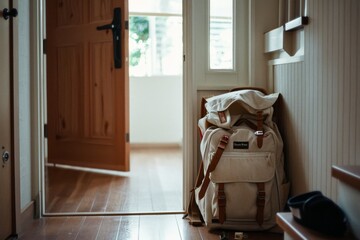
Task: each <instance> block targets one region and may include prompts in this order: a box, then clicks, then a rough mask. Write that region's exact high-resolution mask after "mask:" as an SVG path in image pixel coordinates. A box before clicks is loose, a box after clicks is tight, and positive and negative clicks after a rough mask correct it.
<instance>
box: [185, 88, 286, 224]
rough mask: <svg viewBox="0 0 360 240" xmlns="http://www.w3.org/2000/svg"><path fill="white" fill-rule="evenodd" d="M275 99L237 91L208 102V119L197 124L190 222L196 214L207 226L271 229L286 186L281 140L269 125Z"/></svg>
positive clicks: (195, 221) (282, 203) (281, 205)
mask: <svg viewBox="0 0 360 240" xmlns="http://www.w3.org/2000/svg"><path fill="white" fill-rule="evenodd" d="M277 97H278V94H274V95H264V94H263V93H261V92H259V91H254V90H241V91H237V92H230V93H228V94H223V95H219V96H216V97H214V98H210V99H207V103H206V104H205V106H206V109H207V115H206V116H205V117H204V118H203V119H201V120H200V121H199V128H200V129H201V133H202V140H201V144H200V150H201V156H202V159H203V161H202V164H201V167H200V170H199V175H198V179H197V183H196V186H195V189H194V195H193V199H194V202H192V203H191V206H190V207H189V209H188V213H189V214H190V217H189V219H190V223H198V222H199V221H197V220H196V218H197V217H199V216H200V217H201V219H202V221H203V222H205V224H206V225H207V226H208V227H210V228H223V229H234V230H244V231H245V230H266V229H269V228H271V227H273V226H275V225H276V222H275V217H276V213H277V212H279V211H281V210H283V208H284V206H285V204H286V200H287V196H288V188H289V183H288V182H287V180H286V177H285V172H284V159H283V142H282V139H281V136H280V133H279V131H278V128H277V126H276V124H275V123H274V122H273V121H272V114H273V108H272V105H273V104H274V103H275V101H276V99H277ZM234 98H236V99H234ZM224 99H225V100H224ZM214 101H215V102H214ZM224 102H227V104H222V103H224ZM215 103H216V104H215ZM217 113H220V114H217ZM205 125H207V126H205ZM219 125H220V126H221V127H219ZM209 126H210V127H209ZM194 205H196V206H195V207H197V210H198V211H199V212H197V213H198V215H197V216H196V213H194V210H193V209H194ZM190 208H192V209H190Z"/></svg>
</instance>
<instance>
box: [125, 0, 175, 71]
mask: <svg viewBox="0 0 360 240" xmlns="http://www.w3.org/2000/svg"><path fill="white" fill-rule="evenodd" d="M147 2H148V1H140V0H137V1H135V0H134V1H129V3H130V19H129V22H130V27H129V31H130V32H129V36H130V39H129V55H130V76H154V75H156V76H161V75H181V74H182V17H181V14H182V9H181V4H182V2H181V0H170V1H169V0H157V1H155V4H154V2H152V4H150V5H149V4H147ZM148 5H149V6H148Z"/></svg>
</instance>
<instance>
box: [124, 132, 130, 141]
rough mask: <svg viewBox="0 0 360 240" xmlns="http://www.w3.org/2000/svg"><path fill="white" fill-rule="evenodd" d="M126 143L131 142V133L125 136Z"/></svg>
mask: <svg viewBox="0 0 360 240" xmlns="http://www.w3.org/2000/svg"><path fill="white" fill-rule="evenodd" d="M125 141H126V142H130V134H129V133H126V134H125Z"/></svg>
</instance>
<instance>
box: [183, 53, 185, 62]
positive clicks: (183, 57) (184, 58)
mask: <svg viewBox="0 0 360 240" xmlns="http://www.w3.org/2000/svg"><path fill="white" fill-rule="evenodd" d="M183 62H185V54H184V55H183Z"/></svg>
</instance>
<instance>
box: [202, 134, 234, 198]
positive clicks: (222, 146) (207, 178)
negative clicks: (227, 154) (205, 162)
mask: <svg viewBox="0 0 360 240" xmlns="http://www.w3.org/2000/svg"><path fill="white" fill-rule="evenodd" d="M228 141H229V136H228V135H224V136H222V138H221V139H220V142H219V144H218V147H217V150H216V152H215V154H214V156H213V158H212V159H211V163H210V164H209V167H208V169H207V171H206V174H205V177H204V181H203V183H202V185H201V188H200V192H199V199H202V198H203V197H204V196H205V192H206V190H207V188H208V186H209V183H210V173H211V172H212V171H214V170H215V168H216V165H217V164H218V162H219V160H220V158H221V155H222V153H223V152H224V149H225V148H226V145H227V144H228Z"/></svg>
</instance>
